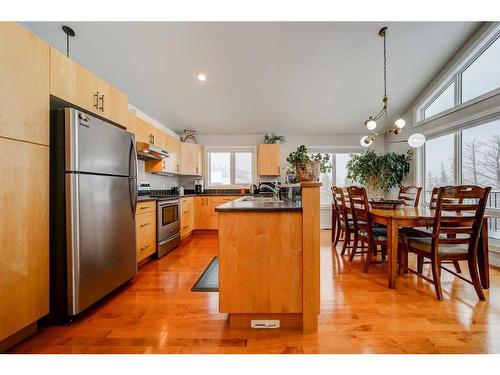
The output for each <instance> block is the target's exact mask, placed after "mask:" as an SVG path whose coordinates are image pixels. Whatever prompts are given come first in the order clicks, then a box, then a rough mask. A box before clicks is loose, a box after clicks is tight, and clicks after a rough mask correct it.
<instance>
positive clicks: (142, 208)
mask: <svg viewBox="0 0 500 375" xmlns="http://www.w3.org/2000/svg"><path fill="white" fill-rule="evenodd" d="M148 208H149V206H142V207H141V208H139V210H147V209H148Z"/></svg>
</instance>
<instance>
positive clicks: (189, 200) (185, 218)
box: [180, 197, 195, 238]
mask: <svg viewBox="0 0 500 375" xmlns="http://www.w3.org/2000/svg"><path fill="white" fill-rule="evenodd" d="M180 212H181V238H186V237H188V236H189V235H190V234H191V232H192V231H193V230H194V215H195V213H194V197H185V198H181V199H180Z"/></svg>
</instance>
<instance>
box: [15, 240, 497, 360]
mask: <svg viewBox="0 0 500 375" xmlns="http://www.w3.org/2000/svg"><path fill="white" fill-rule="evenodd" d="M321 242H322V248H321V315H320V317H319V330H318V332H317V333H312V334H302V332H301V331H300V330H295V329H279V330H252V329H230V328H229V327H228V324H227V321H226V318H227V316H226V315H225V314H219V313H218V296H217V293H199V292H198V293H192V292H191V291H190V289H191V287H192V286H193V284H194V283H195V281H196V280H197V278H198V277H199V275H200V274H201V272H202V271H203V270H204V269H205V267H206V266H207V265H208V264H209V262H210V261H211V259H212V257H213V256H214V255H216V254H217V236H216V234H195V235H194V236H193V237H192V238H191V239H190V240H188V241H187V242H186V243H185V244H183V245H182V246H181V247H179V248H178V249H176V250H175V251H174V252H173V253H170V254H168V255H167V256H165V257H164V258H162V259H161V260H155V261H151V262H149V263H147V264H145V265H144V266H143V267H142V268H141V269H140V272H139V274H138V275H137V277H136V278H135V279H134V280H133V281H132V282H130V283H129V284H128V285H126V286H125V287H123V288H122V289H121V290H120V291H119V292H118V293H115V294H114V295H113V296H111V297H110V298H107V299H106V300H105V301H104V302H103V303H100V304H99V305H98V306H97V307H96V308H94V309H93V310H92V311H90V312H89V313H88V314H86V316H84V317H82V319H80V320H78V321H77V322H75V323H73V324H71V325H69V326H63V327H49V328H42V329H41V330H40V332H39V333H37V334H36V335H34V336H33V337H31V338H29V339H28V340H26V341H24V342H22V343H21V344H19V345H17V346H16V347H14V348H13V349H12V350H11V352H12V353H500V271H498V270H496V269H492V270H491V289H490V290H489V291H486V298H487V301H486V302H479V301H478V299H477V296H476V294H475V292H474V289H473V287H472V286H470V285H468V284H466V283H465V282H463V281H461V280H459V279H457V278H455V277H453V276H452V275H448V274H447V273H446V272H443V291H444V299H445V300H444V301H443V302H439V301H437V300H436V298H435V294H434V289H433V286H432V285H430V284H429V283H427V282H425V281H423V280H421V279H417V277H416V276H413V275H408V276H404V277H400V278H398V280H397V289H396V290H391V289H389V288H387V277H386V265H384V264H382V265H373V266H372V267H370V271H369V273H368V274H363V273H362V267H361V266H362V261H361V258H360V257H356V258H355V259H354V261H353V262H352V264H351V263H349V261H348V260H347V259H348V257H347V255H346V256H343V257H341V256H340V255H338V254H339V253H340V251H339V250H337V251H332V249H331V248H330V232H329V231H322V234H321ZM339 248H340V246H339ZM426 267H427V266H426ZM463 268H465V265H463ZM463 272H467V271H466V269H465V270H464V271H463Z"/></svg>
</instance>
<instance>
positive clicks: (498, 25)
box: [413, 22, 500, 127]
mask: <svg viewBox="0 0 500 375" xmlns="http://www.w3.org/2000/svg"><path fill="white" fill-rule="evenodd" d="M499 38H500V22H494V23H493V24H492V25H491V26H490V27H489V28H488V29H487V30H486V31H485V33H484V34H483V36H482V37H481V38H479V39H478V40H477V41H475V43H473V44H472V45H471V46H470V47H469V48H468V50H467V51H466V52H465V53H464V54H463V56H462V58H461V59H459V60H458V61H457V62H456V63H455V64H454V65H453V66H452V67H451V68H450V69H449V70H448V72H447V73H446V74H444V75H443V78H441V79H440V80H439V82H438V83H436V84H435V85H434V86H432V87H431V88H430V90H428V92H427V93H426V94H425V95H424V97H423V99H421V100H419V101H418V102H417V104H416V105H415V107H414V109H413V120H414V121H413V122H414V125H413V126H414V127H418V126H420V125H423V124H426V123H428V122H430V121H433V120H435V119H437V118H440V117H443V116H446V115H448V114H450V113H452V112H455V111H458V110H460V109H462V108H465V107H468V106H470V105H473V104H475V103H478V102H481V101H483V100H486V99H488V98H490V97H492V96H494V95H497V94H500V88H496V89H494V90H491V91H489V92H486V93H484V94H482V95H480V96H478V97H476V98H473V99H470V100H468V101H466V102H462V73H463V72H464V71H465V70H466V69H467V68H468V67H469V66H470V65H472V64H473V63H474V61H476V60H477V59H478V58H479V57H480V56H481V55H482V54H483V52H484V51H486V50H487V49H488V48H489V47H490V46H491V45H492V44H493V43H494V42H495V41H496V40H497V39H499ZM453 82H455V105H454V106H453V107H451V108H449V109H447V110H445V111H443V112H440V113H436V114H435V115H433V116H431V117H428V118H425V116H424V111H425V110H426V109H427V108H428V107H429V106H430V105H431V104H432V103H433V102H434V100H436V98H437V97H438V96H439V95H441V94H442V93H443V91H444V90H446V89H447V88H448V87H449V85H450V84H452V83H453Z"/></svg>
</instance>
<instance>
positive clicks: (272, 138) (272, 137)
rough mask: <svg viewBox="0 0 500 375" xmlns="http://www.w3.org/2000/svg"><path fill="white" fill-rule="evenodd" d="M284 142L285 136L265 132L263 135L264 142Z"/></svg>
mask: <svg viewBox="0 0 500 375" xmlns="http://www.w3.org/2000/svg"><path fill="white" fill-rule="evenodd" d="M285 142H286V137H285V136H283V135H276V134H274V133H266V135H264V143H265V144H277V143H285Z"/></svg>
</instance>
